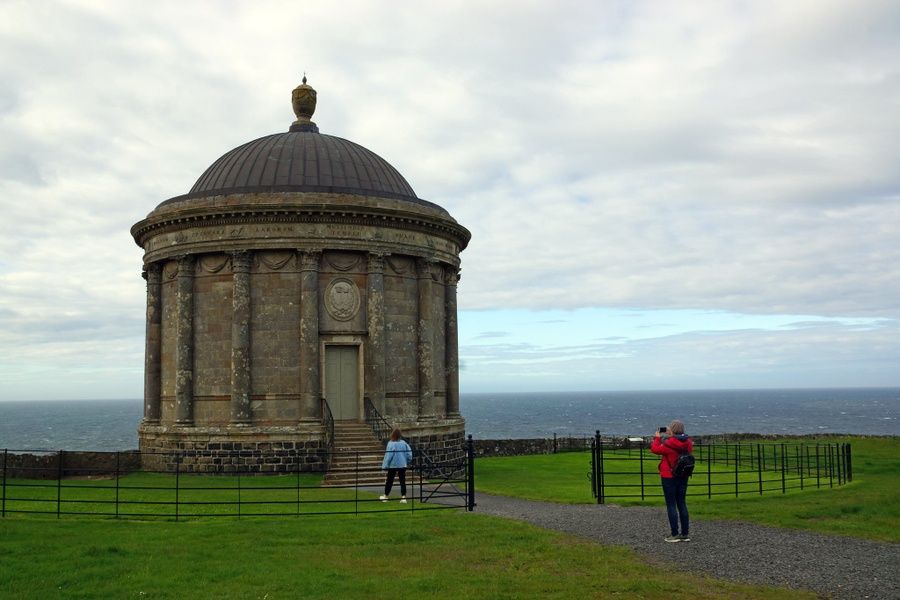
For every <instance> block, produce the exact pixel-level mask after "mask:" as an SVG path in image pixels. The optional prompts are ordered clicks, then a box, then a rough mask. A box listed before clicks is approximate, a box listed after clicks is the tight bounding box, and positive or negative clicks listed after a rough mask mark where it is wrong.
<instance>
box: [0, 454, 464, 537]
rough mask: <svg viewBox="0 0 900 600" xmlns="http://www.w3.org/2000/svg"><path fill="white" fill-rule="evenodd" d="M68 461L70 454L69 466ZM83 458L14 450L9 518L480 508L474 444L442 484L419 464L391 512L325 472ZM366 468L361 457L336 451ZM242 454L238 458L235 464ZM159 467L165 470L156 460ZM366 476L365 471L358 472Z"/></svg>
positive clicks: (7, 487) (5, 484) (5, 493)
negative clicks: (208, 469)
mask: <svg viewBox="0 0 900 600" xmlns="http://www.w3.org/2000/svg"><path fill="white" fill-rule="evenodd" d="M67 454H68V455H69V459H68V463H67ZM79 454H81V453H67V452H65V451H63V450H58V451H39V450H12V449H6V450H3V451H2V454H0V458H2V467H0V472H2V486H0V516H2V517H6V516H7V515H12V514H31V515H56V516H57V518H60V517H62V516H63V515H80V516H90V515H93V516H102V517H113V518H142V519H143V518H161V519H174V520H176V521H178V520H181V519H186V518H205V517H237V518H241V517H251V516H259V517H261V516H280V517H284V516H311V515H326V514H327V515H337V514H362V513H375V512H396V511H409V512H415V511H422V510H438V509H454V508H457V509H463V510H472V508H473V507H474V483H475V482H474V454H473V444H472V440H471V437H470V439H469V441H468V444H467V447H466V453H465V456H464V457H463V458H462V459H460V460H456V461H445V462H442V463H440V464H439V466H440V471H441V476H440V477H435V476H433V475H432V473H431V471H430V470H431V469H433V468H434V466H435V465H434V462H433V461H431V462H430V464H429V465H425V464H424V462H423V461H422V460H421V458H419V457H416V458H414V461H413V465H412V466H411V468H410V469H409V470H408V474H409V475H410V476H409V477H408V481H407V484H408V486H409V487H410V488H411V490H410V491H411V492H412V493H410V494H408V496H407V497H408V499H409V501H408V502H407V503H406V504H400V503H398V502H396V501H392V502H388V503H384V502H381V501H380V500H379V497H378V496H379V490H380V488H381V485H380V484H377V483H371V481H372V480H371V478H370V479H369V480H368V481H369V483H360V481H361V480H362V481H365V480H364V479H362V478H361V477H360V473H359V472H357V473H355V477H353V480H354V483H350V484H343V485H329V486H327V487H325V486H323V485H321V483H322V479H323V473H308V472H301V471H299V469H298V470H295V471H293V472H290V473H278V474H266V475H262V474H260V473H259V472H258V471H250V470H249V465H248V466H237V467H235V468H234V470H232V471H230V472H227V473H208V474H207V473H204V474H200V473H185V472H184V471H183V469H182V468H181V465H182V460H183V458H184V454H183V453H177V452H176V453H144V454H159V455H163V456H165V457H166V458H172V459H173V460H172V461H168V460H167V461H158V462H159V463H166V462H174V465H175V469H174V472H161V471H147V470H141V468H140V466H141V453H138V452H108V453H102V452H96V453H89V454H90V455H91V457H92V458H94V459H97V457H100V458H102V460H94V461H93V462H90V461H84V460H81V461H77V460H72V459H74V458H76V457H77V456H78V455H79ZM330 454H331V456H327V457H323V459H324V460H323V464H331V463H332V458H340V457H342V456H343V457H345V458H349V459H351V460H353V462H354V464H356V465H359V464H360V453H359V452H331V453H330ZM238 455H239V453H237V452H235V453H234V456H238ZM155 462H156V461H155ZM357 469H359V467H358V466H357Z"/></svg>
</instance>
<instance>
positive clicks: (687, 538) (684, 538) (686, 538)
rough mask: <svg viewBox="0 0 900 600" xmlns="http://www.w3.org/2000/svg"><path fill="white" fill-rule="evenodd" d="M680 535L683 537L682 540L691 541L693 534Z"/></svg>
mask: <svg viewBox="0 0 900 600" xmlns="http://www.w3.org/2000/svg"><path fill="white" fill-rule="evenodd" d="M678 537H680V538H681V541H682V542H689V541H691V536H689V535H679V536H678Z"/></svg>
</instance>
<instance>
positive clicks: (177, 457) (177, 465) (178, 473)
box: [175, 452, 240, 521]
mask: <svg viewBox="0 0 900 600" xmlns="http://www.w3.org/2000/svg"><path fill="white" fill-rule="evenodd" d="M180 476H181V456H180V455H179V454H178V453H177V452H176V453H175V521H178V484H179V481H178V479H179V478H180ZM238 506H240V503H238Z"/></svg>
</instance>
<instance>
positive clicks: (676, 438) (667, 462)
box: [650, 420, 694, 542]
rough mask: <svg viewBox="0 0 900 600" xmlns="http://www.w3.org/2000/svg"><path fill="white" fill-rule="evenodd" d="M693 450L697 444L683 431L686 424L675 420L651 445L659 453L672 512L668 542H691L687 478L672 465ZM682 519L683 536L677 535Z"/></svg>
mask: <svg viewBox="0 0 900 600" xmlns="http://www.w3.org/2000/svg"><path fill="white" fill-rule="evenodd" d="M693 451H694V443H693V442H692V441H691V438H689V437H688V436H686V435H685V434H684V423H682V422H681V421H677V420H676V421H672V424H671V425H669V426H668V427H667V428H666V430H665V431H663V432H660V431H657V432H656V435H655V436H654V437H653V443H651V444H650V452H652V453H653V454H659V455H660V456H661V457H662V459H661V460H660V461H659V474H660V476H661V477H662V488H663V495H665V497H666V511H667V512H668V513H669V526H670V527H671V528H672V535H670V536H669V537H667V538H666V541H667V542H689V541H691V538H690V533H689V531H690V521H689V520H688V509H687V503H686V502H685V497H686V496H687V485H688V478H687V477H675V476H674V475H673V474H672V468H673V467H674V466H675V463H676V462H678V457H679V456H680V455H682V454H685V453H692V452H693ZM679 520H680V521H681V535H679V534H678V523H679Z"/></svg>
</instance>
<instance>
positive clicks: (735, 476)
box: [726, 444, 740, 498]
mask: <svg viewBox="0 0 900 600" xmlns="http://www.w3.org/2000/svg"><path fill="white" fill-rule="evenodd" d="M737 453H738V446H737V444H735V445H734V497H735V498H737V497H738V495H739V493H740V492H739V490H738V460H737ZM726 464H727V463H726Z"/></svg>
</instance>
